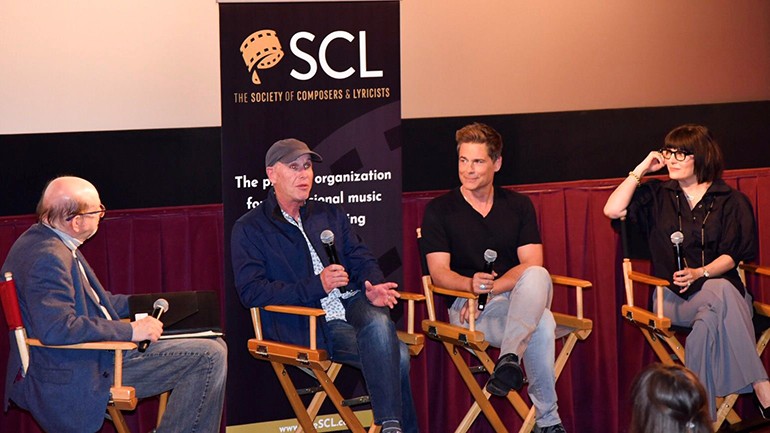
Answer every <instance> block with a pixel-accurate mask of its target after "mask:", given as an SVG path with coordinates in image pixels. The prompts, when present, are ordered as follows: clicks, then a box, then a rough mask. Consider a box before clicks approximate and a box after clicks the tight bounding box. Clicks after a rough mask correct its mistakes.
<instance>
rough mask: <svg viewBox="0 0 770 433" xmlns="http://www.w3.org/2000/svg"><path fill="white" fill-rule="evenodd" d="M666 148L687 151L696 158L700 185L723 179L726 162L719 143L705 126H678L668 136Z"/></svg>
mask: <svg viewBox="0 0 770 433" xmlns="http://www.w3.org/2000/svg"><path fill="white" fill-rule="evenodd" d="M664 142H665V148H671V149H679V150H685V151H687V152H692V153H693V155H694V156H695V176H696V177H697V178H698V183H703V182H713V181H715V180H717V179H719V178H721V177H722V171H723V170H724V160H723V159H722V150H721V149H720V148H719V143H717V141H716V139H714V137H713V135H712V134H711V132H710V131H709V130H708V128H706V127H705V126H701V125H695V124H687V125H682V126H677V127H676V128H674V129H673V130H671V132H669V133H668V134H667V135H666V139H665V140H664Z"/></svg>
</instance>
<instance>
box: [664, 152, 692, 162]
mask: <svg viewBox="0 0 770 433" xmlns="http://www.w3.org/2000/svg"><path fill="white" fill-rule="evenodd" d="M660 154H661V155H663V158H665V159H671V155H674V158H675V159H676V160H677V161H680V162H681V161H684V160H685V159H687V157H688V156H690V155H692V154H693V153H692V152H690V151H687V150H680V149H660Z"/></svg>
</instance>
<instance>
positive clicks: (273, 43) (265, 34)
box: [241, 30, 283, 85]
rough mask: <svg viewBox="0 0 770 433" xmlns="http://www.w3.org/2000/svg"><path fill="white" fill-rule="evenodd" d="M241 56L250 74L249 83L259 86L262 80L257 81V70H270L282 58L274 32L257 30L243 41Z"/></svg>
mask: <svg viewBox="0 0 770 433" xmlns="http://www.w3.org/2000/svg"><path fill="white" fill-rule="evenodd" d="M241 55H242V56H243V61H244V62H245V63H246V66H248V67H249V72H251V82H252V83H254V84H256V85H260V84H262V80H260V79H259V75H258V74H257V70H258V69H270V68H272V67H273V66H275V65H277V64H278V62H280V61H281V59H282V58H283V49H281V41H279V40H278V36H276V34H275V30H258V31H256V32H254V33H252V34H250V35H249V36H248V37H247V38H246V39H244V40H243V43H241ZM255 66H256V68H255Z"/></svg>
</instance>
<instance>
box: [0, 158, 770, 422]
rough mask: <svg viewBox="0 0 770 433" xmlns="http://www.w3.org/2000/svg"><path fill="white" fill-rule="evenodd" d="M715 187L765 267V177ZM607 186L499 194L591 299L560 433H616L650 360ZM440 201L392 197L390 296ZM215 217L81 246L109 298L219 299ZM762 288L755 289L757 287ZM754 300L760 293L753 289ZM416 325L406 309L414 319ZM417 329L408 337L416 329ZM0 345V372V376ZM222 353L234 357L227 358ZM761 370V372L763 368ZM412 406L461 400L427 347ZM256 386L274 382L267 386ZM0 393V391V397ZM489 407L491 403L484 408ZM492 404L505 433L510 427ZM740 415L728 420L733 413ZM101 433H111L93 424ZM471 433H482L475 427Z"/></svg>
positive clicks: (16, 229)
mask: <svg viewBox="0 0 770 433" xmlns="http://www.w3.org/2000/svg"><path fill="white" fill-rule="evenodd" d="M725 179H726V180H727V181H728V183H730V184H731V185H733V186H736V187H737V188H738V189H740V190H741V191H743V192H744V193H745V194H746V195H747V196H748V197H749V199H750V200H751V202H752V204H753V205H754V210H755V212H756V215H757V221H758V225H759V236H760V256H759V262H761V263H770V211H769V210H767V209H770V168H766V169H752V170H736V171H729V172H726V173H725ZM619 181H620V180H619V179H610V180H597V181H578V182H564V183H551V184H538V185H519V186H515V187H511V188H512V189H515V190H517V191H520V192H523V193H525V194H527V195H528V196H529V197H530V198H531V199H532V201H533V203H534V204H535V208H536V210H537V213H538V219H539V224H540V228H541V232H542V237H543V243H544V245H545V262H546V266H547V267H548V268H549V270H550V271H551V272H553V273H558V274H567V275H572V276H575V277H579V278H583V279H587V280H590V281H592V282H593V284H594V287H593V288H592V289H590V290H586V291H585V292H584V297H585V298H584V299H585V304H584V308H585V315H586V316H587V317H589V318H591V319H592V320H593V321H594V331H593V333H592V334H591V336H590V337H589V338H588V340H586V341H584V342H580V343H579V344H578V345H577V347H576V348H575V351H574V353H573V355H572V357H571V359H570V361H569V363H568V364H567V367H566V368H565V370H564V372H563V373H562V377H561V378H560V379H559V382H558V386H557V391H558V394H559V412H560V414H561V416H562V419H563V420H564V423H565V427H566V428H567V430H568V431H576V432H598V431H624V430H625V427H626V425H627V424H628V414H629V411H628V406H629V405H628V399H627V395H628V389H629V388H630V383H631V380H632V378H633V377H634V375H636V374H637V373H638V372H639V371H640V370H641V369H642V367H643V366H644V365H645V364H647V363H648V362H650V361H652V360H653V355H652V353H651V351H650V350H649V349H648V348H647V347H646V346H647V345H646V342H645V341H644V340H643V337H642V336H641V333H639V332H638V331H637V330H636V329H633V327H632V326H631V325H629V324H627V323H625V322H624V321H623V320H622V319H621V318H620V315H619V311H620V305H621V304H622V303H623V297H624V291H623V288H622V277H621V274H620V262H619V254H618V250H619V248H618V239H617V236H616V235H615V233H614V232H613V231H612V228H611V227H610V223H609V220H607V219H606V218H605V217H604V216H603V214H602V207H603V206H604V203H605V201H606V199H607V197H608V196H609V194H610V192H611V191H612V189H613V188H614V187H615V185H617V184H618V183H619ZM442 192H443V191H434V192H424V193H405V194H404V195H403V200H402V203H403V224H404V231H403V233H404V248H403V263H404V281H403V283H402V285H401V289H403V290H407V291H412V292H420V291H421V290H422V289H421V286H420V273H421V271H420V266H419V255H418V251H417V245H416V240H415V239H416V238H415V229H416V228H417V227H418V226H419V225H420V224H421V222H422V215H423V211H424V209H425V205H426V204H427V203H428V202H429V201H430V200H431V199H432V198H433V197H435V196H437V195H439V194H441V193H442ZM222 221H223V220H222V206H221V205H210V206H195V207H185V208H154V209H142V210H130V211H111V212H109V213H108V217H107V218H106V219H105V220H104V221H103V222H102V225H101V227H100V231H99V234H98V235H97V236H96V237H95V238H94V239H92V240H91V241H89V242H88V243H87V244H86V246H84V248H83V249H84V253H85V255H86V257H87V258H88V260H89V262H90V263H91V265H92V266H93V267H94V269H95V271H96V273H97V275H99V276H100V278H101V280H102V282H103V283H104V284H105V286H107V287H108V288H109V289H110V290H112V291H113V292H116V293H128V294H132V293H147V292H164V291H166V292H168V291H182V290H212V289H213V290H217V291H218V292H219V294H220V299H223V296H224V293H223V275H222V272H223V268H224V266H223V257H224V251H223V244H224V242H223V236H224V234H223V222H222ZM32 223H34V217H32V216H29V215H27V216H20V217H8V218H0V258H4V257H5V255H6V254H7V252H8V249H9V248H10V246H11V245H12V244H13V242H14V240H15V239H16V238H17V237H18V236H19V235H20V234H21V233H22V232H23V231H24V230H26V228H27V227H29V225H30V224H32ZM760 284H762V285H760ZM751 287H752V288H753V292H754V293H755V295H756V297H757V298H758V299H760V300H764V301H767V302H770V294H766V293H763V292H764V291H765V290H766V289H767V288H768V287H770V282H767V281H763V282H762V283H759V282H754V283H753V284H751ZM569 299H570V298H569V297H568V296H567V291H566V290H563V289H557V292H556V293H555V297H554V309H556V310H558V309H565V308H574V305H571V304H572V301H571V300H569ZM424 317H425V313H424V310H422V309H420V308H418V314H417V319H418V320H421V319H423V318H424ZM418 328H419V325H418ZM8 344H9V341H8V339H7V338H0V371H1V372H2V373H3V374H4V373H5V362H6V359H7V354H8ZM230 349H231V350H241V348H238V347H231V348H230ZM765 364H766V365H768V360H765ZM412 369H413V370H412V380H413V391H414V395H415V401H416V405H417V410H418V414H419V417H420V423H421V431H424V432H447V431H453V430H454V429H455V427H456V426H457V425H458V424H459V422H460V420H461V419H462V416H463V415H464V414H465V411H466V410H467V408H468V407H469V406H470V404H471V398H470V396H469V394H468V392H467V390H466V389H465V386H464V384H463V383H462V381H461V380H460V377H459V375H458V373H457V372H456V370H455V368H454V366H453V365H452V364H451V361H449V359H448V356H446V355H445V354H444V349H443V348H442V347H440V345H439V344H438V343H436V342H434V341H431V340H428V341H427V342H426V347H425V350H424V351H423V352H422V353H421V354H420V356H418V357H417V358H416V359H415V360H414V361H413V364H412ZM266 380H275V379H274V378H271V379H267V378H266ZM2 394H4V382H2V381H0V395H2ZM495 400H499V399H495ZM500 403H502V402H500V401H495V406H496V407H498V408H499V409H500V410H501V415H502V417H503V420H504V421H506V422H507V423H508V425H509V426H510V429H511V430H512V431H515V430H518V428H519V426H520V425H521V421H520V420H519V419H518V417H517V416H516V415H515V414H514V413H513V411H512V410H510V409H508V408H506V407H505V406H504V405H502V404H500ZM156 406H157V403H156V402H154V401H148V402H145V403H143V404H141V405H140V407H139V409H138V410H137V413H135V414H132V415H129V417H128V419H129V423H130V424H131V426H132V428H133V429H134V431H140V432H143V431H149V430H150V429H151V427H152V425H153V423H154V416H155V410H156ZM739 409H740V408H739ZM0 431H8V432H22V433H25V432H39V431H40V430H39V429H38V428H37V426H36V424H35V423H34V421H32V419H31V417H30V416H29V415H28V414H26V413H24V412H22V411H21V410H18V409H12V410H10V411H9V412H8V413H6V414H3V415H0ZM102 431H103V432H112V431H114V430H113V428H112V426H111V425H110V424H109V423H105V427H104V428H103V429H102ZM472 431H473V432H477V433H478V432H488V431H491V428H490V427H489V424H488V423H487V422H486V420H485V419H484V417H483V415H480V416H479V420H478V421H477V422H476V424H475V425H474V426H473V429H472Z"/></svg>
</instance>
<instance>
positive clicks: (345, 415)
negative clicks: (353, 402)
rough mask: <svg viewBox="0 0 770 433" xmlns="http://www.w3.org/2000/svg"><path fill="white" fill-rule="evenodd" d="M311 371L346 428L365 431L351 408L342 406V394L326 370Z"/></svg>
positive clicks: (360, 432) (357, 431)
mask: <svg viewBox="0 0 770 433" xmlns="http://www.w3.org/2000/svg"><path fill="white" fill-rule="evenodd" d="M313 371H314V372H315V374H316V377H317V378H318V382H319V383H320V384H321V386H322V387H323V389H324V390H325V391H326V393H327V394H328V395H329V398H330V399H331V401H332V403H334V407H336V408H337V412H338V413H339V414H340V417H342V420H343V421H345V425H347V427H348V429H349V430H350V431H351V432H352V433H365V432H366V430H364V426H363V425H361V421H359V420H358V418H356V415H355V414H354V413H353V410H351V409H350V407H348V406H344V405H343V404H342V401H343V400H344V399H343V398H342V395H341V394H340V392H339V391H338V390H337V388H336V387H335V386H334V383H333V382H332V380H331V378H329V376H328V375H327V374H326V372H325V371H324V370H323V369H320V368H319V369H315V368H314V369H313Z"/></svg>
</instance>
